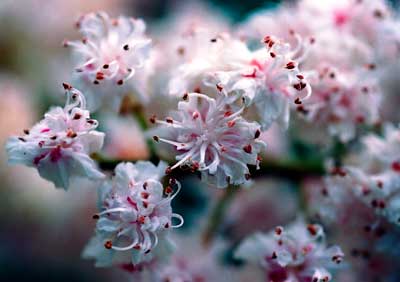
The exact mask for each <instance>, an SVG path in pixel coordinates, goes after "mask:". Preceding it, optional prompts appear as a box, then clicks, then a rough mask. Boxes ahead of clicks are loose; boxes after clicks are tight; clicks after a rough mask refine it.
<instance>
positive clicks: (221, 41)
mask: <svg viewBox="0 0 400 282" xmlns="http://www.w3.org/2000/svg"><path fill="white" fill-rule="evenodd" d="M292 35H293V38H295V40H294V41H295V42H296V46H295V47H294V48H292V47H291V45H290V44H289V43H286V42H283V41H281V40H278V39H277V38H275V37H273V36H266V37H265V38H264V39H263V42H264V44H265V47H266V48H260V49H258V50H255V51H251V50H250V49H249V48H248V47H247V45H246V44H245V43H244V42H242V41H241V40H238V39H237V38H235V37H233V36H231V35H230V34H228V33H220V34H218V35H217V36H215V37H214V38H210V35H209V34H207V33H205V32H201V31H198V30H195V31H193V33H190V35H189V36H190V39H191V40H189V41H188V43H187V44H188V48H185V49H184V50H187V51H185V60H184V61H183V63H181V64H180V65H179V67H178V68H177V70H176V71H175V72H173V74H172V78H171V80H170V82H169V89H170V93H171V94H173V95H180V96H182V95H183V94H184V93H186V92H200V93H203V94H206V95H208V96H213V92H214V91H213V88H212V89H211V90H210V77H211V78H212V77H213V76H217V78H216V79H215V80H217V81H218V80H221V78H222V77H224V79H222V80H221V81H220V82H219V83H217V85H219V86H222V87H226V85H225V83H228V84H229V85H230V86H229V88H230V89H231V91H237V92H240V93H242V95H243V97H245V98H246V99H247V100H248V101H247V102H248V104H249V106H250V105H251V104H252V105H253V106H254V107H255V110H256V112H257V113H258V117H259V122H260V124H261V126H262V129H263V130H265V129H267V128H268V127H269V126H270V125H271V123H272V122H274V121H280V122H281V124H284V126H287V123H288V119H289V109H290V103H291V102H294V101H296V102H297V103H299V101H300V99H303V98H304V99H305V98H307V97H309V96H310V95H311V86H310V84H309V83H308V82H307V73H302V72H300V70H299V64H300V63H301V62H302V61H303V59H304V58H305V57H306V56H307V49H308V45H309V44H308V43H307V42H305V41H304V42H303V40H302V39H301V38H300V36H298V35H297V34H294V33H293V34H292ZM204 44H206V47H204ZM211 80H212V79H211ZM214 87H215V84H214Z"/></svg>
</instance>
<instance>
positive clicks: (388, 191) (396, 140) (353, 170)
mask: <svg viewBox="0 0 400 282" xmlns="http://www.w3.org/2000/svg"><path fill="white" fill-rule="evenodd" d="M362 142H363V145H364V147H363V150H362V152H361V153H360V154H358V155H357V158H356V159H355V160H353V161H352V162H351V163H350V164H348V165H347V166H346V170H347V171H348V176H347V181H349V182H350V183H351V184H350V185H351V186H352V188H353V190H354V192H355V193H356V195H357V196H358V197H360V198H361V199H362V200H363V201H364V202H365V203H366V204H367V205H369V206H370V207H371V208H372V209H373V210H375V211H376V212H377V213H378V214H381V215H383V216H385V217H386V218H387V219H388V220H389V221H391V222H393V223H395V224H400V130H399V129H398V128H395V127H393V126H391V125H387V126H386V127H385V128H384V136H383V137H378V136H376V135H372V134H371V135H368V136H365V137H364V138H363V140H362Z"/></svg>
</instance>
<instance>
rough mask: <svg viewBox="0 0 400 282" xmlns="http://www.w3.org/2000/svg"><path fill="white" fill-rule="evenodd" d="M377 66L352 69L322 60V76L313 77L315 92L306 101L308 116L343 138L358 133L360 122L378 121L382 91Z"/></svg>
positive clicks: (346, 140)
mask: <svg viewBox="0 0 400 282" xmlns="http://www.w3.org/2000/svg"><path fill="white" fill-rule="evenodd" d="M373 68H374V65H369V66H368V67H367V66H366V67H364V68H360V70H352V71H348V70H345V69H344V68H341V69H337V68H335V66H332V65H330V64H321V65H320V66H319V67H318V68H317V69H318V77H317V78H315V79H313V80H312V82H313V95H312V97H311V98H310V99H309V100H307V101H305V103H303V105H302V106H303V109H304V111H303V114H304V117H305V119H306V120H307V121H309V122H313V123H314V124H315V125H316V126H320V127H324V128H325V130H327V131H328V133H329V135H330V136H337V137H338V138H339V139H340V140H341V141H342V142H348V141H350V140H352V139H353V138H354V137H355V136H356V132H357V126H358V125H362V124H365V125H375V124H377V123H378V122H379V121H380V114H379V110H380V104H381V100H382V92H381V89H380V87H379V84H378V81H377V80H376V79H374V78H373V75H374V74H376V72H375V71H374V69H373Z"/></svg>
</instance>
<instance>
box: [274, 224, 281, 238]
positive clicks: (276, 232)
mask: <svg viewBox="0 0 400 282" xmlns="http://www.w3.org/2000/svg"><path fill="white" fill-rule="evenodd" d="M282 232H283V229H282V227H279V226H278V227H275V234H276V235H278V236H279V235H281V234H282Z"/></svg>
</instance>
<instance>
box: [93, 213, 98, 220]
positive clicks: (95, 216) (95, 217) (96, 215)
mask: <svg viewBox="0 0 400 282" xmlns="http://www.w3.org/2000/svg"><path fill="white" fill-rule="evenodd" d="M92 218H93V219H99V218H100V216H99V215H98V214H94V215H93V216H92Z"/></svg>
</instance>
